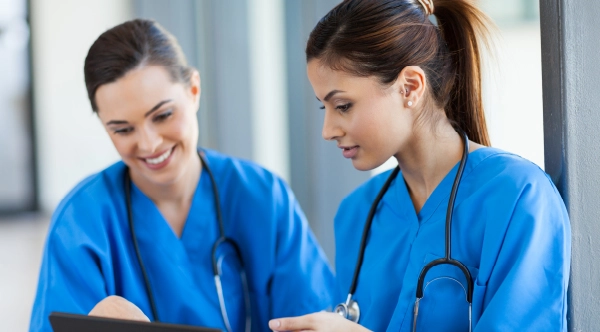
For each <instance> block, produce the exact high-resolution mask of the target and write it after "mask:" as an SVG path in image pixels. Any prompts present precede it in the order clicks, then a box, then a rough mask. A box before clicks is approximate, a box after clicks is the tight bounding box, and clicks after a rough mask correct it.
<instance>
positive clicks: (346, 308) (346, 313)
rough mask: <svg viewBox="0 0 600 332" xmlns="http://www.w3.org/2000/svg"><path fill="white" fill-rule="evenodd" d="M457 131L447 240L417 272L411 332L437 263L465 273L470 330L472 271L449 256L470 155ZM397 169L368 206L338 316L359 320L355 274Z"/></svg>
mask: <svg viewBox="0 0 600 332" xmlns="http://www.w3.org/2000/svg"><path fill="white" fill-rule="evenodd" d="M457 132H458V133H459V134H460V136H461V138H462V141H463V145H464V148H463V153H462V157H461V159H460V164H459V166H458V171H457V172H456V177H455V178H454V184H453V185H452V191H451V192H450V199H449V201H448V209H447V211H446V240H445V247H446V249H445V253H446V255H445V257H444V258H440V259H436V260H433V261H431V262H429V263H428V264H427V265H425V267H423V269H422V270H421V273H420V274H419V279H418V281H417V294H416V300H415V305H414V309H413V328H412V330H413V332H414V331H416V330H417V316H418V315H419V302H420V301H421V299H422V298H423V284H424V282H425V277H426V276H427V272H428V271H429V270H430V269H431V268H432V267H434V266H438V265H452V266H456V267H458V268H459V269H460V270H461V271H462V273H463V274H464V276H465V278H466V280H467V291H466V297H467V302H468V303H469V331H471V312H472V311H471V307H472V302H473V279H472V278H471V273H470V272H469V269H467V267H466V266H465V265H464V264H463V263H461V262H459V261H458V260H455V259H452V255H451V251H452V211H453V210H454V201H455V199H456V193H457V192H458V185H459V184H460V179H461V178H462V175H463V172H464V169H465V164H466V163H467V159H468V155H469V139H468V137H467V134H466V133H465V132H464V131H462V130H457ZM399 172H400V167H399V166H398V167H396V168H395V169H394V170H393V171H392V174H390V176H389V177H388V179H387V180H386V182H385V183H384V185H383V187H382V188H381V190H380V191H379V194H377V197H376V198H375V201H374V202H373V204H372V205H371V209H370V210H369V214H368V215H367V221H366V223H365V228H364V230H363V234H362V239H361V240H360V249H359V254H358V260H357V262H356V267H355V268H354V276H353V277H352V283H351V284H350V291H349V292H348V297H347V298H346V302H344V303H340V304H338V305H337V306H336V307H335V312H336V313H338V314H340V315H341V316H343V317H345V318H347V319H349V320H351V321H353V322H355V323H358V320H359V319H360V307H359V305H358V302H356V301H355V300H353V299H352V296H353V295H354V293H355V291H356V284H357V282H358V275H359V274H360V269H361V266H362V263H363V259H364V255H365V249H366V247H367V237H368V235H369V230H370V229H371V223H372V222H373V217H374V216H375V213H376V211H377V206H378V205H379V202H380V201H381V199H382V198H383V195H384V194H385V193H386V191H387V190H388V188H389V187H390V185H391V183H392V181H393V180H394V179H395V178H396V176H397V175H398V173H399Z"/></svg>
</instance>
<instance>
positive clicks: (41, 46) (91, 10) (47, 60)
mask: <svg viewBox="0 0 600 332" xmlns="http://www.w3.org/2000/svg"><path fill="white" fill-rule="evenodd" d="M130 13H131V8H130V4H129V2H128V1H123V0H85V1H81V0H31V21H32V26H31V29H32V32H31V34H32V52H33V77H34V82H33V83H34V85H33V90H34V110H35V118H36V121H35V123H36V128H35V132H36V136H37V141H36V144H37V151H38V155H37V157H38V176H39V198H40V205H41V208H42V209H43V210H45V211H51V210H53V209H54V208H55V207H56V205H57V204H58V203H59V201H60V199H61V198H62V197H63V196H64V195H65V194H66V193H67V192H68V191H69V190H70V189H71V188H72V187H73V186H74V185H75V184H76V183H77V182H79V181H80V180H82V179H83V178H84V177H85V176H87V175H89V174H91V173H93V172H96V171H98V170H100V169H102V168H103V167H105V166H107V165H109V164H111V163H112V162H114V161H116V160H117V159H118V155H117V153H116V151H115V150H114V148H113V146H112V144H111V142H110V140H109V138H108V136H107V135H106V133H105V132H104V129H103V128H102V126H101V124H100V122H99V121H98V120H97V118H96V116H95V115H94V114H93V113H92V110H91V107H90V104H89V102H88V99H87V93H86V90H85V83H84V78H83V62H84V59H85V56H86V55H87V50H88V49H89V47H90V46H91V44H92V43H93V42H94V40H95V39H96V38H97V37H98V35H100V34H101V33H102V32H104V31H105V30H107V29H108V28H110V27H112V26H114V25H115V24H117V23H120V22H122V21H124V20H127V19H129V18H130V17H131V14H130Z"/></svg>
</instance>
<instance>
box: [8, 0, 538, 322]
mask: <svg viewBox="0 0 600 332" xmlns="http://www.w3.org/2000/svg"><path fill="white" fill-rule="evenodd" d="M337 3H338V0H302V1H300V0H179V1H166V0H29V1H27V0H0V331H25V330H27V329H28V326H29V322H28V320H29V314H30V310H31V305H32V302H33V297H34V294H35V287H36V282H37V274H38V269H39V263H40V258H41V254H42V247H43V243H44V239H45V232H46V230H47V227H48V221H49V219H50V215H51V213H52V211H53V210H54V208H55V207H56V206H57V204H58V203H59V202H60V200H61V198H62V197H63V196H64V195H65V194H66V193H67V192H68V191H69V190H70V189H71V188H72V187H73V186H74V185H75V184H76V183H77V182H79V181H80V180H82V179H83V178H84V177H85V176H87V175H89V174H91V173H94V172H97V171H99V170H101V169H103V168H105V167H106V166H108V165H110V164H112V163H114V162H115V161H117V160H118V155H117V153H116V151H115V149H114V148H113V146H112V144H111V142H110V140H109V138H108V136H107V135H106V133H105V132H104V130H103V128H102V126H101V124H100V123H99V122H98V120H97V118H96V116H95V115H94V114H93V113H92V110H91V107H90V105H89V102H88V100H87V94H86V90H85V85H84V80H83V61H84V58H85V56H86V54H87V50H88V48H89V47H90V46H91V44H92V43H93V42H94V40H95V39H96V38H97V37H98V35H100V34H101V33H102V32H104V31H105V30H107V29H109V28H111V27H112V26H114V25H116V24H118V23H121V22H123V21H125V20H128V19H131V18H135V17H144V18H153V19H155V20H157V21H158V22H159V23H161V24H162V25H163V26H164V27H166V29H167V30H169V31H170V32H171V33H173V34H174V35H175V36H176V37H177V38H178V40H179V42H180V44H181V46H182V48H183V50H184V52H185V53H186V55H187V57H188V61H189V62H190V64H192V65H193V66H195V67H196V68H198V69H199V70H200V73H201V77H202V101H201V106H200V111H199V112H198V120H199V124H200V141H199V144H200V145H201V146H204V147H208V148H213V149H217V150H220V151H222V152H224V153H228V154H231V155H234V156H237V157H241V158H245V159H251V160H254V161H256V162H258V163H261V164H263V165H264V166H265V167H267V168H269V169H271V170H273V171H274V172H276V173H278V174H279V175H281V176H282V177H283V178H284V179H286V181H288V183H289V184H290V185H291V187H292V189H293V190H294V192H295V194H296V196H297V198H298V200H299V201H300V203H301V205H302V207H303V209H304V211H305V213H306V215H307V217H308V219H309V221H310V222H311V225H312V227H313V230H314V232H315V233H316V235H317V237H318V238H319V240H320V242H321V244H322V246H323V248H324V250H325V252H326V254H327V255H328V257H329V258H330V260H331V261H332V262H333V260H334V258H335V250H334V243H333V217H334V215H335V211H336V208H337V206H338V204H339V202H340V200H341V199H342V198H343V197H344V196H346V195H347V194H348V193H349V192H350V191H351V190H352V189H354V188H355V187H356V186H358V185H359V184H361V183H362V182H364V181H365V180H367V179H368V178H369V177H370V176H372V175H373V174H374V173H377V172H379V171H382V170H383V169H385V168H389V167H392V166H393V162H390V163H386V164H385V165H384V166H382V167H381V168H380V169H377V170H375V171H373V172H358V171H356V170H354V168H353V167H352V164H351V163H350V162H348V161H347V160H345V159H344V158H343V157H342V156H341V153H340V152H339V150H338V149H337V148H336V146H335V144H334V143H331V142H325V141H324V140H323V139H322V138H321V124H322V115H323V113H322V111H321V110H319V109H318V107H319V106H320V105H319V103H318V102H317V101H316V99H315V97H314V94H313V92H312V88H311V87H310V85H309V83H308V80H307V78H306V74H305V61H304V45H305V42H306V40H307V38H308V34H309V32H310V30H311V29H312V28H313V27H314V25H315V24H316V22H317V21H318V20H319V18H320V17H322V16H323V15H324V14H325V13H326V12H327V11H328V10H329V9H331V8H332V7H333V6H335V5H336V4H337ZM480 4H481V7H482V9H483V10H484V11H485V12H486V13H487V14H489V15H490V16H491V17H492V19H493V20H494V21H495V22H496V24H497V26H498V34H497V38H496V54H495V55H494V57H493V60H490V61H488V62H487V64H486V69H485V75H484V76H485V107H486V115H487V119H488V125H489V127H490V132H491V138H492V144H493V145H494V146H495V147H498V148H501V149H505V150H508V151H511V152H514V153H516V154H519V155H521V156H523V157H525V158H527V159H530V160H531V161H533V162H534V163H536V164H538V165H539V166H540V167H542V168H543V164H544V160H543V158H544V147H543V123H542V82H541V80H542V76H541V54H540V28H539V3H538V0H503V1H496V0H480ZM488 58H491V57H488ZM359 231H360V230H359Z"/></svg>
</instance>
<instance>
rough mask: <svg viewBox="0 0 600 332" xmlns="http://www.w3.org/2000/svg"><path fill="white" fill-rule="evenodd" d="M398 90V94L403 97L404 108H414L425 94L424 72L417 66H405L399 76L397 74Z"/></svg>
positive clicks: (425, 81)
mask: <svg viewBox="0 0 600 332" xmlns="http://www.w3.org/2000/svg"><path fill="white" fill-rule="evenodd" d="M396 82H397V83H398V88H399V89H401V90H400V93H401V94H403V95H404V100H405V106H409V105H410V106H409V107H412V106H416V105H418V104H419V102H421V100H422V97H423V95H424V94H425V86H426V84H427V78H426V77H425V72H424V71H423V69H421V67H419V66H406V67H404V69H402V71H401V72H400V74H398V79H397V80H396Z"/></svg>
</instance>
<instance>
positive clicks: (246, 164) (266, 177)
mask: <svg viewBox="0 0 600 332" xmlns="http://www.w3.org/2000/svg"><path fill="white" fill-rule="evenodd" d="M201 152H202V153H204V155H205V156H206V160H207V163H208V166H209V167H210V169H211V171H212V172H213V173H214V175H215V177H216V178H217V182H219V186H228V185H237V186H238V189H243V188H246V189H250V188H252V189H253V190H257V189H262V190H272V188H273V186H284V187H286V188H287V184H286V183H285V182H284V181H283V180H282V179H281V178H280V177H279V176H278V175H277V174H275V173H273V172H271V171H269V170H267V169H266V168H264V167H263V166H260V165H259V164H257V163H255V162H252V161H249V160H245V159H241V158H236V157H232V156H228V155H225V154H223V153H220V152H217V151H214V150H210V149H202V150H201Z"/></svg>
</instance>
